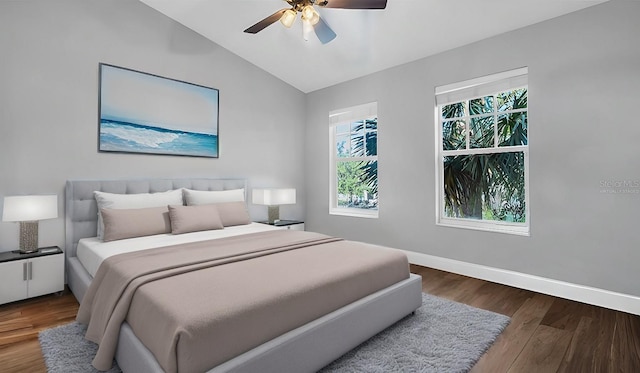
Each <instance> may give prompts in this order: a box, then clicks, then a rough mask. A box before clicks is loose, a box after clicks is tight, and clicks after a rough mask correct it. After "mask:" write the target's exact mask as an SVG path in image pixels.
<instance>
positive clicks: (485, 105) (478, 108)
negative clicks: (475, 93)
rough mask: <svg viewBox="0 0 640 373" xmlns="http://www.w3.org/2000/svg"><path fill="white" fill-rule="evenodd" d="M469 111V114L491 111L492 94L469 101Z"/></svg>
mask: <svg viewBox="0 0 640 373" xmlns="http://www.w3.org/2000/svg"><path fill="white" fill-rule="evenodd" d="M469 111H470V112H471V115H476V114H486V113H492V112H493V96H486V97H482V98H476V99H474V100H471V101H469Z"/></svg>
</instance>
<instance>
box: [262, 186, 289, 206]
mask: <svg viewBox="0 0 640 373" xmlns="http://www.w3.org/2000/svg"><path fill="white" fill-rule="evenodd" d="M252 201H253V204H255V205H266V206H279V205H292V204H295V203H296V190H295V189H294V188H281V189H276V188H272V189H254V190H253V193H252Z"/></svg>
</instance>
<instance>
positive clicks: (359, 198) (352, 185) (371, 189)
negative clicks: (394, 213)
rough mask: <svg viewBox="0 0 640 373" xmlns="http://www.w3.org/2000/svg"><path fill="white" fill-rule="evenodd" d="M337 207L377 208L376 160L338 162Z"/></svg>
mask: <svg viewBox="0 0 640 373" xmlns="http://www.w3.org/2000/svg"><path fill="white" fill-rule="evenodd" d="M336 166H337V167H336V168H337V178H338V207H349V208H359V209H374V210H377V209H378V161H370V162H359V161H349V162H338V163H337V165H336Z"/></svg>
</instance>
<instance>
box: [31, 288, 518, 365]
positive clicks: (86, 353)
mask: <svg viewBox="0 0 640 373" xmlns="http://www.w3.org/2000/svg"><path fill="white" fill-rule="evenodd" d="M509 321H510V319H509V318H508V317H507V316H504V315H500V314H497V313H493V312H489V311H485V310H481V309H478V308H474V307H470V306H467V305H465V304H461V303H456V302H452V301H450V300H447V299H443V298H439V297H435V296H432V295H429V294H422V307H420V308H419V309H418V310H417V311H416V313H415V315H411V316H407V317H405V318H404V319H402V320H400V321H398V322H397V323H395V324H394V325H392V326H390V327H389V328H387V329H386V330H384V331H382V332H381V333H379V334H378V335H376V336H374V337H372V338H370V339H369V340H368V341H366V342H364V343H362V344H361V345H360V346H358V347H356V348H354V349H353V350H352V351H350V352H348V353H347V354H345V355H344V356H342V357H341V358H339V359H338V360H336V361H334V362H333V363H331V364H329V365H328V366H327V367H325V368H324V369H322V370H321V372H322V373H328V372H362V373H365V372H366V373H376V372H380V373H382V372H425V373H426V372H447V373H452V372H467V371H469V370H470V369H471V368H472V367H473V365H474V364H475V363H476V362H477V361H478V360H479V359H480V357H481V356H482V354H483V353H484V352H485V351H486V350H487V349H488V348H489V347H490V346H491V344H493V342H494V341H495V339H496V338H497V336H498V335H499V334H500V333H501V332H502V331H503V330H504V328H505V327H506V326H507V325H508V324H509ZM85 330H86V328H85V327H84V326H83V325H80V324H78V323H75V322H73V323H70V324H67V325H62V326H59V327H56V328H52V329H47V330H44V331H42V332H41V333H40V336H39V339H40V346H41V347H42V354H43V356H44V360H45V364H46V365H47V369H48V371H49V373H58V372H59V373H76V372H77V373H85V372H97V371H96V370H95V369H94V368H93V367H92V366H91V360H92V359H93V356H94V354H95V352H96V349H97V346H96V345H95V344H94V343H92V342H89V341H87V340H85V339H84V337H83V336H84V331H85ZM109 372H110V373H116V372H120V368H118V365H117V364H116V363H115V361H114V365H113V367H112V368H111V370H109Z"/></svg>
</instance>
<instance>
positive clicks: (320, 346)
mask: <svg viewBox="0 0 640 373" xmlns="http://www.w3.org/2000/svg"><path fill="white" fill-rule="evenodd" d="M181 188H187V189H190V190H196V191H231V190H240V189H242V190H245V191H246V181H245V180H242V179H153V180H72V181H68V182H67V185H66V192H65V208H66V246H65V256H66V269H67V271H66V272H67V283H68V285H69V288H70V289H71V291H72V292H73V294H74V295H75V297H76V298H77V299H78V301H79V302H82V299H83V298H84V297H85V294H87V290H88V289H89V287H90V284H91V283H92V281H93V280H94V279H93V275H95V273H96V267H97V265H95V264H94V266H93V269H91V268H90V267H91V265H87V267H89V270H87V268H85V267H84V266H83V264H82V263H81V260H80V259H79V258H78V250H77V249H78V244H79V242H80V240H81V239H83V240H84V241H83V245H84V244H85V243H86V242H91V240H92V237H95V236H96V234H97V231H98V226H99V223H98V207H97V204H96V200H95V197H94V191H101V192H108V193H117V194H139V193H160V192H166V191H170V190H178V189H181ZM245 228H246V229H248V232H247V234H246V235H244V236H242V237H241V238H238V237H240V236H233V237H228V238H221V239H220V240H216V242H222V241H225V240H226V241H229V242H232V241H234V240H235V241H238V240H240V239H245V238H249V237H258V238H259V241H265V242H266V241H268V240H269V239H271V237H275V236H276V235H282V234H283V233H284V231H280V230H278V232H275V231H272V227H269V226H266V225H262V224H255V223H253V224H248V225H247V226H246V227H241V228H238V229H245ZM234 229H235V227H231V228H230V229H228V228H225V229H224V230H223V231H225V232H231V231H233V230H234ZM290 233H293V232H290ZM299 233H302V234H303V235H306V236H300V237H299V238H298V237H297V236H296V237H294V238H295V240H302V239H304V240H308V241H313V240H316V241H318V242H319V243H318V244H317V245H320V247H321V248H322V250H319V249H317V248H315V247H312V248H305V249H304V250H301V251H305V252H321V251H323V252H324V251H326V249H327V248H328V247H330V246H328V245H345V244H346V241H340V242H333V241H331V239H330V238H325V237H321V236H320V235H317V236H314V234H311V233H308V232H307V233H304V232H299ZM199 234H203V233H197V234H195V235H196V236H197V235H199ZM225 234H226V233H225ZM234 237H236V238H234ZM292 237H293V236H291V235H288V234H287V235H286V239H289V240H292V239H294V238H292ZM200 239H202V238H200ZM207 239H209V238H207ZM278 240H280V238H278ZM323 240H325V241H326V240H328V241H326V242H325V241H323ZM253 241H258V240H253ZM329 241H331V242H329ZM296 242H298V241H296ZM305 242H306V241H305ZM314 242H315V241H314ZM173 244H174V242H170V243H169V245H173ZM197 244H199V243H197ZM313 245H316V243H314V244H313ZM323 245H324V246H323ZM361 245H366V244H361ZM164 246H166V244H165V245H164ZM302 246H304V245H302ZM309 246H311V244H310V245H309ZM305 247H306V246H305ZM371 247H372V249H375V247H373V245H371ZM154 250H157V251H162V249H154ZM166 251H167V252H169V251H170V250H168V249H167V250H166ZM286 251H287V253H288V254H287V255H301V254H294V253H293V252H292V253H290V254H289V250H288V249H287V250H286ZM374 251H375V250H374ZM127 255H128V254H127ZM305 255H306V254H305ZM313 255H316V254H313ZM320 255H326V254H320ZM275 256H276V255H270V254H269V255H267V256H266V258H267V259H261V260H263V261H265V260H271V259H270V258H272V257H275ZM216 260H217V259H216ZM84 262H87V260H86V259H84ZM141 263H144V261H143V262H141ZM243 263H244V262H243ZM238 268H240V267H238ZM242 273H244V275H243V276H240V277H237V278H236V280H235V281H234V282H242V281H241V280H244V279H245V277H247V276H248V274H247V273H246V272H242ZM300 282H302V283H304V281H300ZM96 283H97V281H96ZM94 285H95V284H94ZM95 287H96V286H94V288H95ZM421 289H422V288H421V278H420V277H419V276H417V275H413V274H410V275H408V277H407V278H405V279H402V280H399V281H397V282H394V283H391V284H389V285H385V286H384V287H383V288H381V289H379V290H376V291H374V292H373V293H371V294H367V295H364V296H362V297H359V298H358V299H355V300H353V301H349V303H348V304H345V305H342V306H340V307H339V308H337V309H335V310H332V311H330V312H328V313H326V314H322V315H320V316H319V317H314V318H313V319H312V320H309V321H307V322H305V323H304V324H302V325H300V326H296V327H295V328H292V329H291V330H287V331H284V332H283V333H281V334H278V335H277V336H274V337H273V338H270V339H269V340H267V341H264V342H261V343H260V344H258V345H257V346H255V347H252V348H250V349H248V350H247V351H244V352H241V353H237V354H235V355H233V356H232V357H230V358H229V359H226V360H224V361H223V362H220V363H216V364H215V365H212V366H207V368H206V369H204V370H206V371H209V372H228V371H233V372H256V371H260V372H283V371H290V372H293V371H295V372H313V371H317V370H319V369H321V368H322V367H324V366H325V365H327V364H329V363H330V362H331V361H333V360H335V359H337V358H338V357H340V356H341V355H342V354H344V353H346V352H347V351H349V350H350V349H352V348H354V347H355V346H357V345H358V344H360V343H361V342H363V341H365V340H366V339H368V338H370V337H371V336H373V335H375V334H376V333H378V332H380V331H381V330H383V329H385V328H386V327H388V326H390V325H391V324H393V323H394V322H396V321H398V320H399V319H401V318H402V317H404V316H406V315H408V314H410V313H412V312H413V311H415V310H416V309H417V308H418V307H419V306H420V304H421ZM322 303H323V302H321V304H322ZM134 319H135V318H134ZM270 324H271V323H270V322H267V323H265V325H270ZM119 325H120V327H119V333H117V347H116V348H115V358H116V360H117V362H118V364H119V365H120V367H121V369H122V370H123V371H124V372H159V371H163V370H164V369H163V368H162V366H163V365H162V364H161V362H160V361H159V359H156V357H155V355H154V353H152V351H151V350H150V349H149V348H147V346H145V344H144V343H143V342H142V341H141V339H140V338H138V335H137V334H136V333H135V332H134V329H135V325H134V327H132V325H130V324H129V320H125V321H124V322H122V324H119ZM138 329H139V327H138ZM138 334H140V333H138ZM147 338H148V337H147ZM147 344H149V343H147ZM160 360H162V359H160ZM183 360H184V359H183ZM169 370H170V369H169ZM196 370H200V369H199V368H198V369H196Z"/></svg>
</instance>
